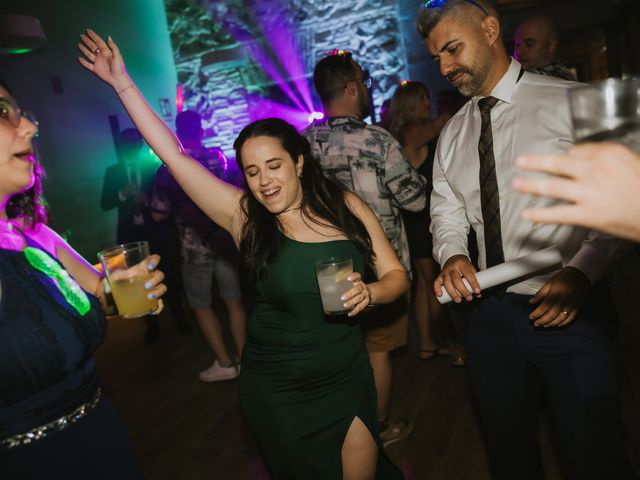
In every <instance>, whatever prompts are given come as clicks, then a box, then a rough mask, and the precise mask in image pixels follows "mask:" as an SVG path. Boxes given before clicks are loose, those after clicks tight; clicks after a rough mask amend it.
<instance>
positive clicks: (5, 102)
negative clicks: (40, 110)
mask: <svg viewBox="0 0 640 480" xmlns="http://www.w3.org/2000/svg"><path fill="white" fill-rule="evenodd" d="M0 118H4V119H6V120H8V121H9V124H11V126H12V127H14V128H18V126H19V125H20V119H21V118H26V119H27V120H29V121H30V122H31V123H33V124H34V125H35V126H36V127H37V126H38V120H36V117H35V116H34V115H33V114H32V113H31V112H29V111H28V110H22V109H21V108H20V107H19V106H18V104H17V103H16V101H15V100H13V99H12V98H8V97H0Z"/></svg>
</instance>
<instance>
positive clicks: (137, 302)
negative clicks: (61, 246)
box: [98, 242, 158, 318]
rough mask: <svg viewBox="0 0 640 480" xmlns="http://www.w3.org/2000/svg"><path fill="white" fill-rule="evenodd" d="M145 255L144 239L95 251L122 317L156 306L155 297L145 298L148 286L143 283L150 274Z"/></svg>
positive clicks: (147, 246) (146, 252) (145, 243)
mask: <svg viewBox="0 0 640 480" xmlns="http://www.w3.org/2000/svg"><path fill="white" fill-rule="evenodd" d="M148 257H149V243H148V242H135V243H127V244H124V245H118V246H116V247H113V248H109V249H107V250H103V251H102V252H100V253H98V258H99V259H100V263H101V264H102V267H103V269H104V272H105V274H106V275H107V279H108V280H109V284H110V285H111V294H112V295H113V299H114V301H115V302H116V307H117V309H118V313H119V314H120V315H121V316H122V317H124V318H137V317H142V316H144V315H148V314H149V313H153V312H154V311H155V310H157V309H158V299H153V300H151V299H149V297H148V296H147V295H149V290H147V289H146V288H145V287H144V285H145V283H147V281H148V280H149V279H150V278H151V272H150V271H149V269H148V268H147V262H146V261H145V260H146V259H147V258H148Z"/></svg>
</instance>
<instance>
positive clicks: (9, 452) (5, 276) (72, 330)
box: [0, 81, 166, 480]
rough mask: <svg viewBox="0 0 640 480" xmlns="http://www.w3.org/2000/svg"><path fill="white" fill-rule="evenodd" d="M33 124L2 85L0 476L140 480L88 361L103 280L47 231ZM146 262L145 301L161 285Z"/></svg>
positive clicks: (107, 305) (154, 259)
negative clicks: (149, 277)
mask: <svg viewBox="0 0 640 480" xmlns="http://www.w3.org/2000/svg"><path fill="white" fill-rule="evenodd" d="M36 132H37V122H35V120H34V119H33V117H31V116H30V115H28V113H27V112H24V111H22V110H21V109H20V107H19V106H18V103H17V102H16V100H15V98H14V97H13V95H12V94H11V93H10V92H9V89H8V88H7V86H6V85H5V84H4V83H3V82H1V81H0V471H1V472H2V477H3V478H7V479H8V478H27V479H33V478H93V479H105V480H106V479H112V478H120V479H127V480H132V479H141V478H143V474H142V471H141V469H140V466H139V465H138V462H137V461H136V459H135V457H134V453H133V449H132V446H131V443H130V440H129V438H128V435H127V433H126V431H125V429H124V426H123V424H122V422H121V420H120V418H119V417H118V415H117V414H116V412H115V411H114V409H113V407H112V406H111V405H110V403H109V402H108V400H107V399H106V398H105V396H104V395H103V394H102V392H101V389H100V386H99V384H98V381H97V379H96V368H95V362H94V360H93V353H94V352H95V350H96V349H97V348H98V347H99V346H100V344H101V343H102V341H103V339H104V335H105V330H106V327H107V325H106V322H105V318H104V311H107V312H109V313H112V312H113V311H114V310H113V305H112V304H111V301H110V296H109V295H108V288H107V285H106V283H105V282H106V281H105V280H104V278H103V276H102V274H101V273H100V272H98V271H97V270H95V269H94V268H93V267H92V266H91V265H90V264H89V263H88V262H87V261H86V260H85V259H84V258H82V257H81V256H80V255H79V254H78V253H77V252H76V251H75V250H73V248H72V247H71V246H69V244H68V243H67V242H65V241H64V240H63V239H62V237H60V236H59V235H58V234H57V233H55V232H54V231H53V230H51V229H50V228H49V227H48V226H47V223H46V222H47V213H46V211H45V208H44V199H43V197H42V184H41V180H42V177H43V175H44V172H43V169H42V166H41V165H40V163H39V161H38V158H37V155H36V152H35V147H34V144H33V138H34V136H35V134H36ZM159 260H160V258H159V257H158V256H157V255H152V256H151V257H149V259H148V260H146V261H145V262H144V263H141V264H139V265H137V266H135V267H133V268H136V269H145V270H149V271H151V272H153V273H152V275H151V281H150V284H149V288H148V295H149V296H150V298H153V297H156V298H157V297H160V296H161V295H162V294H164V293H165V291H166V287H165V286H164V284H162V273H161V272H160V271H159V270H156V266H157V265H158V262H159Z"/></svg>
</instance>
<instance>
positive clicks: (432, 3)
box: [422, 0, 489, 17]
mask: <svg viewBox="0 0 640 480" xmlns="http://www.w3.org/2000/svg"><path fill="white" fill-rule="evenodd" d="M464 1H465V2H467V3H470V4H471V5H474V6H476V7H478V8H479V9H480V10H482V12H483V13H484V14H485V15H486V16H487V17H488V16H489V12H488V11H487V9H486V8H484V7H483V6H482V5H480V4H479V3H478V2H476V1H474V0H464ZM445 3H447V0H428V1H427V2H425V3H424V5H422V8H425V9H426V8H442V7H444V5H445Z"/></svg>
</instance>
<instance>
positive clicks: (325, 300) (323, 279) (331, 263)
mask: <svg viewBox="0 0 640 480" xmlns="http://www.w3.org/2000/svg"><path fill="white" fill-rule="evenodd" d="M352 273H353V261H352V259H351V258H345V257H332V258H327V259H325V260H319V261H317V262H316V276H317V277H318V286H319V287H320V298H321V299H322V309H323V310H324V313H325V314H327V315H344V314H345V313H347V312H348V311H349V308H345V307H344V305H343V304H344V301H342V300H340V297H341V296H342V295H344V294H345V292H347V291H348V290H350V289H351V288H352V287H353V282H351V281H349V280H347V277H348V276H349V275H351V274H352Z"/></svg>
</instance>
